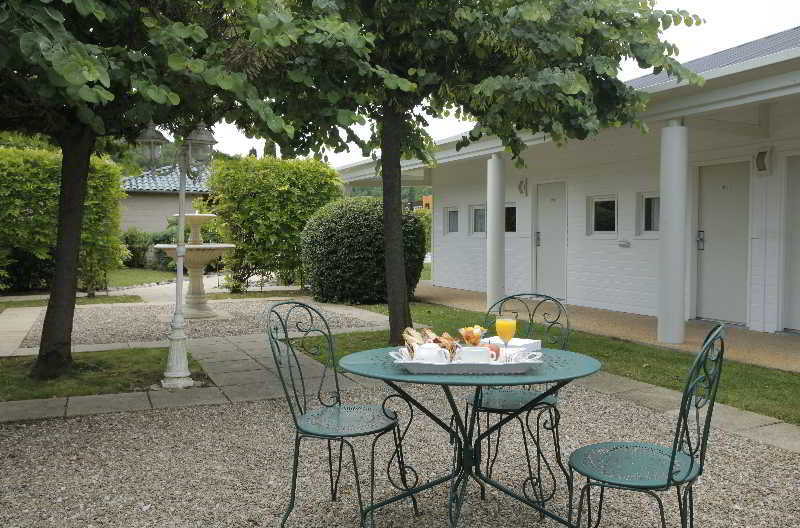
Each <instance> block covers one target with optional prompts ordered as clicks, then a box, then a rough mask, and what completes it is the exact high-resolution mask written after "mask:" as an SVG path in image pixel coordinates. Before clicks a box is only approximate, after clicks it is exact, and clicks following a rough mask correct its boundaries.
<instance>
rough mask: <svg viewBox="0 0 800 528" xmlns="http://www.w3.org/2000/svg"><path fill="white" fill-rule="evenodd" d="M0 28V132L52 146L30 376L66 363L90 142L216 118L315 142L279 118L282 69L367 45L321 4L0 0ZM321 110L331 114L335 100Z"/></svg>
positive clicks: (186, 127) (284, 106) (183, 129)
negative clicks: (48, 228) (53, 189)
mask: <svg viewBox="0 0 800 528" xmlns="http://www.w3.org/2000/svg"><path fill="white" fill-rule="evenodd" d="M290 7H292V8H294V9H296V10H297V12H298V13H300V15H296V14H295V12H294V11H292V10H290ZM0 26H2V28H3V31H2V32H0V69H2V75H1V76H0V131H15V132H22V133H26V134H37V133H39V134H44V135H47V136H50V137H52V138H53V139H54V140H55V142H56V143H58V144H59V145H60V147H61V152H62V171H61V189H60V205H59V227H58V231H59V232H58V236H57V245H56V248H55V260H56V263H57V265H56V270H55V278H54V281H53V287H52V290H51V295H50V301H49V304H48V309H47V313H46V316H45V328H44V332H43V337H42V344H41V347H40V351H39V358H38V360H37V363H36V366H35V367H34V374H36V375H37V376H40V377H50V376H54V375H58V374H59V373H60V372H62V371H63V370H64V368H66V367H67V366H68V365H69V364H70V362H71V355H70V351H69V349H70V335H71V330H72V317H73V312H74V297H75V287H76V277H77V259H78V252H79V249H80V248H79V246H80V226H81V220H82V215H83V210H84V207H83V206H84V200H85V196H86V183H87V178H88V169H89V158H90V155H91V153H92V152H93V151H94V150H95V149H96V147H97V140H98V138H103V137H108V138H126V139H127V140H132V139H134V138H135V137H136V136H137V135H138V133H139V132H140V131H141V130H142V129H143V128H144V127H145V126H147V124H148V122H151V121H152V122H155V123H156V124H157V125H160V126H162V127H165V128H167V129H169V130H170V131H172V132H173V134H174V135H175V136H176V137H177V138H180V137H182V136H185V135H186V134H187V133H188V132H189V131H190V130H192V129H194V128H195V127H196V126H197V124H198V123H200V122H203V121H204V122H206V123H215V122H217V121H218V120H220V119H221V118H226V119H227V120H228V121H229V122H234V123H237V124H239V125H240V126H242V127H245V128H249V129H252V130H256V131H258V132H259V135H262V136H273V137H276V138H280V142H281V144H282V145H283V144H286V145H297V148H298V149H300V150H302V149H306V150H309V149H311V148H315V147H316V146H318V145H320V144H321V143H322V142H325V141H327V142H331V141H332V140H331V138H332V137H333V135H334V134H333V133H332V132H331V131H330V130H326V129H325V127H329V126H331V121H330V120H325V119H321V120H319V121H315V122H311V123H308V122H307V121H306V117H307V115H308V114H307V112H306V109H305V108H303V109H301V110H298V114H299V117H298V116H291V115H289V112H290V111H292V110H293V109H295V108H296V106H297V105H296V104H295V103H294V102H293V101H288V102H287V101H282V100H281V97H290V96H291V95H292V93H293V90H292V86H293V85H298V83H300V81H301V79H299V78H298V77H297V76H295V75H288V76H287V75H285V72H286V71H287V70H289V69H292V68H291V65H292V64H297V63H305V64H307V63H310V62H313V61H315V60H318V59H319V57H320V56H323V55H324V56H325V57H326V60H328V61H329V64H330V65H331V68H332V69H331V70H326V71H335V63H336V62H337V61H339V60H341V61H344V62H345V63H347V64H348V65H349V64H350V63H351V62H353V61H355V60H357V59H359V58H363V57H365V56H366V55H367V54H368V51H369V46H370V39H369V38H367V37H366V36H365V35H364V34H363V32H362V31H361V28H360V27H359V26H357V25H354V24H352V23H347V22H344V21H342V19H341V17H340V15H339V14H338V6H337V4H335V3H331V2H324V1H323V2H308V3H303V2H290V1H288V0H287V3H286V4H284V3H282V2H259V1H256V0H209V1H204V2H196V1H192V0H147V1H142V2H138V1H131V0H117V1H113V2H112V1H109V0H7V1H6V2H3V3H1V4H0ZM347 67H348V68H349V67H350V66H347ZM333 84H335V83H332V82H329V83H328V84H327V85H326V86H330V85H333ZM321 87H322V85H320V88H321ZM315 97H316V99H315V104H314V105H313V107H311V109H313V110H314V111H322V110H323V109H325V105H328V106H330V105H335V104H336V102H337V99H336V98H335V97H332V96H328V94H327V93H326V91H325V90H324V89H319V90H317V93H316V96H315ZM326 112H327V113H328V114H330V115H336V114H337V112H336V107H335V106H334V108H333V109H332V110H331V109H328V110H326ZM296 122H300V123H303V127H302V133H301V134H297V133H296V129H297V127H296V125H293V123H296ZM336 124H337V125H342V124H343V123H342V121H341V120H340V121H336ZM334 132H337V131H336V130H334Z"/></svg>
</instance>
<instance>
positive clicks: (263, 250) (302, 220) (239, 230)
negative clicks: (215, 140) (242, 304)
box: [208, 157, 341, 292]
mask: <svg viewBox="0 0 800 528" xmlns="http://www.w3.org/2000/svg"><path fill="white" fill-rule="evenodd" d="M209 187H210V195H209V201H208V206H209V208H210V210H211V212H213V213H215V214H217V215H218V216H219V217H220V221H221V231H222V234H223V236H224V238H225V239H226V240H229V241H230V242H232V243H234V244H236V249H234V250H233V251H230V252H228V254H227V255H226V256H225V258H224V263H225V268H226V270H228V273H229V278H228V281H227V282H226V286H227V287H228V288H229V289H230V290H231V291H234V292H235V291H241V290H242V289H244V288H246V284H247V281H248V280H249V279H250V278H251V277H253V276H254V275H257V274H261V275H274V276H277V277H280V278H281V279H282V280H288V281H291V280H294V279H295V278H296V277H297V276H298V275H299V270H300V267H301V259H300V233H301V232H302V230H303V227H305V224H306V220H308V218H309V217H310V216H311V215H312V214H313V213H314V212H316V211H317V210H318V209H319V208H320V207H321V206H323V205H324V204H326V203H328V202H330V201H331V200H333V199H335V198H338V197H339V196H341V190H340V189H339V185H338V179H337V177H336V172H335V171H334V170H333V169H331V168H330V167H329V166H328V165H326V164H324V163H322V162H320V161H317V160H280V159H275V158H263V159H255V158H251V157H247V158H242V159H233V160H218V161H216V162H215V163H214V171H213V173H212V175H211V178H210V181H209Z"/></svg>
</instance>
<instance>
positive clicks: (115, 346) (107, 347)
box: [72, 343, 131, 352]
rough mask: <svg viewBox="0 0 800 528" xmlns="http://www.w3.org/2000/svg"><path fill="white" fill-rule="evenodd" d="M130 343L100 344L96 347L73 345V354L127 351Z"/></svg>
mask: <svg viewBox="0 0 800 528" xmlns="http://www.w3.org/2000/svg"><path fill="white" fill-rule="evenodd" d="M130 348H131V347H130V343H100V344H96V345H73V346H72V351H73V352H102V351H103V350H128V349H130Z"/></svg>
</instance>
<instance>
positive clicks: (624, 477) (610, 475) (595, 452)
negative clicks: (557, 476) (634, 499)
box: [569, 324, 725, 528]
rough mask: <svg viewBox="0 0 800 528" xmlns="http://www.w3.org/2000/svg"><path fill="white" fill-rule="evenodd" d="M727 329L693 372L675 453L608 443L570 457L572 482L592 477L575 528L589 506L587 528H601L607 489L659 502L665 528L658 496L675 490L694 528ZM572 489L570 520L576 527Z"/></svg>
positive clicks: (684, 520)
mask: <svg viewBox="0 0 800 528" xmlns="http://www.w3.org/2000/svg"><path fill="white" fill-rule="evenodd" d="M724 330H725V327H724V325H722V324H719V325H716V326H715V327H714V328H713V329H711V331H710V332H709V333H708V335H707V336H706V338H705V340H704V341H703V346H702V348H701V350H700V354H699V355H698V356H697V358H696V359H695V361H694V363H693V364H692V367H691V368H690V369H689V376H688V378H687V381H686V386H685V388H684V390H683V398H682V399H681V405H680V409H679V413H678V423H677V427H676V429H675V438H674V440H673V442H672V447H668V446H663V445H659V444H648V443H638V442H603V443H600V444H593V445H588V446H585V447H581V448H580V449H578V450H576V451H575V452H573V453H572V455H571V456H570V457H569V467H570V478H572V476H573V475H574V473H573V471H574V472H577V473H579V474H581V475H583V476H585V477H586V484H585V485H584V486H583V488H582V489H581V494H580V499H579V500H578V515H577V521H576V523H575V526H580V525H581V514H582V511H583V503H584V501H585V502H586V505H587V526H590V527H591V526H594V527H595V528H596V527H597V526H598V525H599V524H600V519H601V518H602V515H603V499H604V495H605V490H606V488H614V489H622V490H628V491H636V492H641V493H646V494H648V495H650V496H651V497H654V498H655V499H656V502H657V503H658V509H659V514H660V516H661V526H662V528H666V526H667V524H666V519H665V516H664V504H663V503H662V501H661V497H659V496H658V494H657V493H656V492H661V491H668V490H669V489H670V488H673V487H674V488H675V490H676V493H677V495H678V508H679V510H680V517H681V526H682V528H690V527H693V526H694V493H693V490H692V488H693V485H694V482H695V481H696V480H697V479H698V477H700V475H702V474H703V464H704V462H705V457H706V447H707V445H708V437H709V432H710V426H711V415H712V413H713V412H714V402H715V400H716V397H717V388H718V387H719V380H720V377H721V374H722V357H723V355H724V352H725V342H724V339H723V335H724ZM592 488H600V499H599V504H598V509H597V520H596V521H595V523H594V525H592V505H591V491H592ZM572 489H573V488H572V487H571V488H570V499H569V502H570V504H569V520H570V522H572V502H573V497H572Z"/></svg>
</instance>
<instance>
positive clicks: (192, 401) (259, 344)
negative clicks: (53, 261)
mask: <svg viewBox="0 0 800 528" xmlns="http://www.w3.org/2000/svg"><path fill="white" fill-rule="evenodd" d="M341 331H346V329H342V330H341ZM188 349H189V350H190V351H191V354H192V356H193V357H194V358H195V359H197V360H198V361H199V362H200V364H201V365H202V366H203V369H204V370H205V371H206V373H207V374H208V376H209V378H211V381H213V382H214V384H215V385H216V387H203V388H194V389H185V390H176V391H168V390H150V391H146V392H134V393H120V394H104V395H98V396H73V397H69V398H52V399H45V400H25V401H13V402H0V422H12V421H20V420H33V419H41V418H56V417H69V416H78V415H89V414H102V413H110V412H119V411H141V410H147V409H159V408H168V407H191V406H195V405H211V404H225V403H229V402H243V401H260V400H270V399H281V398H283V392H282V388H281V385H280V380H279V379H278V376H277V373H276V372H275V368H274V365H273V363H272V357H271V354H270V353H269V351H268V350H267V347H266V344H265V342H264V337H263V336H262V335H260V334H254V335H248V336H234V337H217V338H203V339H192V340H190V341H189V345H188ZM299 359H300V363H301V368H302V369H303V374H304V376H305V382H306V387H307V390H308V391H309V393H316V391H317V389H318V387H319V384H320V382H321V381H322V373H323V370H324V367H323V366H322V365H321V364H320V363H319V362H317V361H315V360H313V359H311V358H308V357H305V356H303V357H300V358H299ZM330 382H331V380H330V378H328V379H326V380H325V383H326V384H328V383H330ZM339 382H340V388H341V390H358V389H366V388H374V387H376V386H381V382H379V381H376V380H372V379H367V378H362V377H360V376H354V375H350V374H342V375H341V376H340V380H339ZM575 384H576V385H579V386H583V387H586V388H588V389H591V390H594V391H596V392H600V393H602V394H607V395H610V396H612V397H614V398H617V399H620V400H623V401H627V402H629V403H631V404H635V405H638V406H642V407H646V408H649V409H652V410H654V411H656V412H659V413H661V414H664V415H665V417H667V418H668V419H670V420H671V419H674V417H675V416H676V415H677V409H678V407H679V405H680V400H681V393H679V392H677V391H673V390H669V389H665V388H662V387H657V386H654V385H650V384H647V383H642V382H640V381H634V380H631V379H628V378H624V377H621V376H616V375H614V374H609V373H605V372H599V373H597V374H595V375H593V376H590V377H588V378H585V379H582V380H577V381H576V382H575ZM714 425H715V426H716V427H718V428H719V429H722V430H724V431H728V432H731V433H735V434H738V435H741V436H745V437H747V438H750V439H753V440H756V441H758V442H761V443H764V444H767V445H771V446H775V447H780V448H782V449H785V450H788V451H792V452H795V453H800V427H798V426H796V425H792V424H787V423H784V422H781V421H780V420H778V419H776V418H770V417H768V416H762V415H759V414H756V413H752V412H749V411H742V410H740V409H736V408H734V407H730V406H727V405H722V404H718V405H717V407H716V411H715V414H714Z"/></svg>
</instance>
